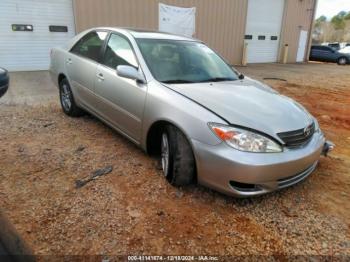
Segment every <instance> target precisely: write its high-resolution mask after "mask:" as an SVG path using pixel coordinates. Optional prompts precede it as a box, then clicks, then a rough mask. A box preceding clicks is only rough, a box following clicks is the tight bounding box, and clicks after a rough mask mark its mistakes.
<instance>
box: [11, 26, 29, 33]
mask: <svg viewBox="0 0 350 262" xmlns="http://www.w3.org/2000/svg"><path fill="white" fill-rule="evenodd" d="M33 30H34V28H33V26H32V25H18V24H13V25H12V31H22V32H33Z"/></svg>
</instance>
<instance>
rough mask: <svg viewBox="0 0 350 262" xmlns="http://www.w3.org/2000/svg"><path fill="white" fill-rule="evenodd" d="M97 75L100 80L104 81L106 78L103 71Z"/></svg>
mask: <svg viewBox="0 0 350 262" xmlns="http://www.w3.org/2000/svg"><path fill="white" fill-rule="evenodd" d="M96 77H97V78H98V79H99V80H100V81H104V80H105V78H104V77H103V74H102V73H99V74H97V75H96Z"/></svg>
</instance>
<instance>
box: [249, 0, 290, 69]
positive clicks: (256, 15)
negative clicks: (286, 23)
mask: <svg viewBox="0 0 350 262" xmlns="http://www.w3.org/2000/svg"><path fill="white" fill-rule="evenodd" d="M283 11H284V0H249V2H248V15H247V25H246V35H245V42H246V43H248V49H247V62H248V63H271V62H277V59H278V50H279V43H280V35H281V28H282V18H283Z"/></svg>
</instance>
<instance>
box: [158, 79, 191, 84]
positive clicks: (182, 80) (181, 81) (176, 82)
mask: <svg viewBox="0 0 350 262" xmlns="http://www.w3.org/2000/svg"><path fill="white" fill-rule="evenodd" d="M161 82H162V83H164V84H188V83H195V82H193V81H189V80H184V79H173V80H166V81H161Z"/></svg>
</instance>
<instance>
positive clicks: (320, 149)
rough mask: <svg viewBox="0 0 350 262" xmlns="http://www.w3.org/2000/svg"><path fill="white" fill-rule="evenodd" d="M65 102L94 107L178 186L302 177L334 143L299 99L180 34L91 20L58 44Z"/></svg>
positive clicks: (68, 108)
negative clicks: (156, 161) (157, 160)
mask: <svg viewBox="0 0 350 262" xmlns="http://www.w3.org/2000/svg"><path fill="white" fill-rule="evenodd" d="M50 72H51V76H52V79H53V81H54V83H55V84H56V85H57V86H58V88H59V94H60V101H61V104H62V109H63V111H64V112H65V113H66V114H67V115H69V116H73V117H76V116H80V115H82V114H83V113H84V112H85V111H87V112H90V113H91V114H93V115H95V116H97V117H98V118H99V119H101V120H102V121H103V122H105V123H107V124H108V125H110V126H111V127H112V128H113V129H115V130H117V131H118V132H120V133H121V134H123V135H124V136H126V137H127V138H129V139H130V140H131V141H133V142H134V143H135V144H137V145H139V146H140V147H141V148H142V149H144V150H145V151H147V152H148V153H149V154H151V155H159V156H160V159H161V163H162V167H163V172H164V176H165V178H166V179H167V180H168V181H169V182H170V183H171V184H172V185H176V186H184V185H187V184H190V183H193V182H198V183H200V184H203V185H205V186H208V187H210V188H213V189H216V190H218V191H220V192H223V193H225V194H229V195H233V196H254V195H260V194H264V193H267V192H271V191H274V190H277V189H281V188H284V187H288V186H291V185H293V184H296V183H298V182H300V181H302V180H303V179H305V178H306V177H307V176H309V175H310V174H311V173H312V171H314V169H315V168H316V166H317V163H318V161H319V159H320V155H321V154H322V153H324V154H326V153H327V152H328V151H329V150H331V149H332V147H333V146H332V144H330V143H328V142H326V140H325V137H324V135H323V133H322V131H321V130H320V127H319V125H318V123H317V120H316V119H315V118H314V117H313V116H311V115H310V114H309V113H308V112H307V111H306V110H305V109H304V108H303V107H302V106H301V105H300V104H298V103H296V102H295V101H293V100H291V99H289V98H287V97H285V96H283V95H280V94H279V93H277V92H276V91H274V90H273V89H271V88H270V87H268V86H266V85H265V84H263V83H260V82H258V81H256V80H253V79H251V78H249V77H245V76H243V75H242V74H240V73H238V72H237V71H236V70H235V69H233V68H232V67H230V66H229V65H228V64H227V63H226V62H225V61H224V60H223V59H222V58H221V57H220V56H219V55H218V54H216V53H215V52H214V51H213V50H212V49H210V48H209V47H207V46H206V45H205V44H204V43H202V42H200V41H198V40H195V39H192V38H185V37H181V36H175V35H171V34H165V33H160V32H149V31H142V30H134V29H122V28H94V29H90V30H87V31H85V32H82V33H81V34H79V35H77V36H76V37H75V38H74V39H72V41H71V42H70V43H68V44H67V45H66V46H65V47H62V48H55V49H53V50H52V51H51V67H50Z"/></svg>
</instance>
